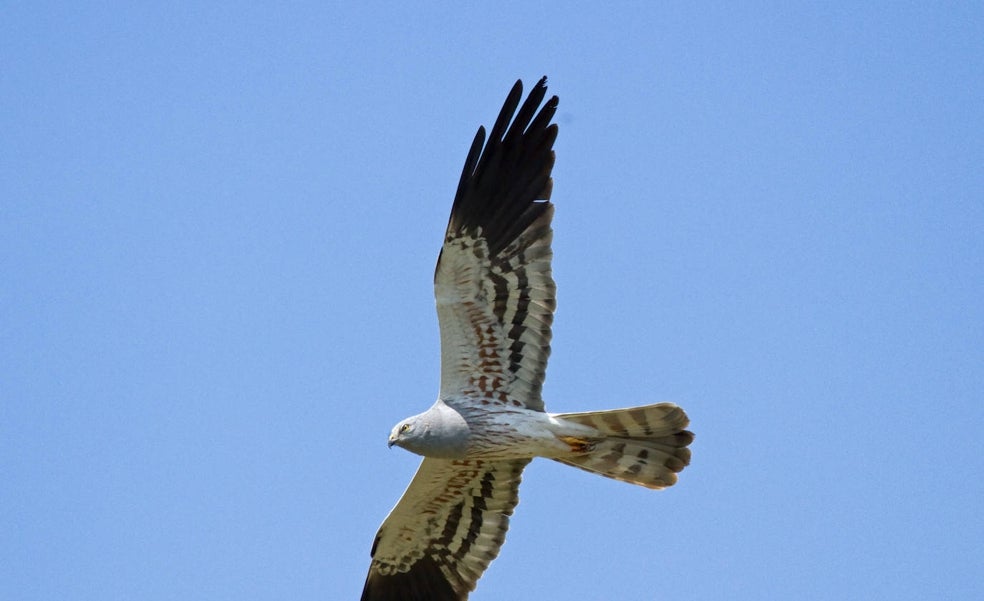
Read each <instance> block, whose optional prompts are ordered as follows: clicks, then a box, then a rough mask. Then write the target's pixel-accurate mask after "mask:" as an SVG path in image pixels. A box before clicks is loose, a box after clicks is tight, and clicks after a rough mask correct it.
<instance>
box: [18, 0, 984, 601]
mask: <svg viewBox="0 0 984 601" xmlns="http://www.w3.org/2000/svg"><path fill="white" fill-rule="evenodd" d="M325 4H327V3H305V4H270V5H262V6H261V5H251V6H249V7H246V6H244V5H242V4H239V3H210V4H209V5H208V6H207V7H202V6H196V5H184V6H179V5H175V6H171V7H168V8H151V7H134V6H132V5H131V4H130V3H112V2H106V3H85V4H82V3H64V4H48V3H26V2H24V3H22V2H8V3H5V4H4V7H3V10H2V12H3V17H2V19H0V598H3V599H9V600H11V601H14V600H16V601H30V600H48V599H72V600H99V601H105V600H113V599H120V600H130V599H144V600H173V599H202V600H222V599H229V600H237V601H241V600H254V599H255V600H262V599H271V600H272V599H292V600H302V599H311V600H326V599H340V600H343V599H357V598H358V596H359V594H360V592H361V589H362V584H363V579H364V577H365V572H366V569H367V567H368V561H369V556H368V553H369V546H370V543H371V541H372V537H373V535H374V533H375V531H376V528H377V527H378V525H379V523H380V522H381V521H382V519H383V518H384V516H385V515H386V513H387V512H388V511H389V509H390V507H391V506H392V505H393V503H395V501H396V500H397V498H398V496H399V495H400V493H401V492H402V490H403V488H404V487H405V485H406V483H407V482H408V481H409V479H410V477H411V475H412V473H413V471H414V469H415V467H416V464H417V459H416V458H415V457H413V456H412V455H410V454H408V453H406V452H403V451H401V450H396V449H394V450H388V449H387V448H386V435H387V433H388V431H389V429H390V427H391V426H392V425H393V424H394V423H395V422H396V421H398V420H399V419H401V418H403V417H405V416H407V415H410V414H413V413H417V412H419V411H421V410H423V409H425V408H426V407H428V406H429V405H430V403H431V402H432V401H433V399H434V398H435V395H436V392H437V378H438V368H439V366H438V335H437V324H436V319H435V315H434V307H433V297H432V288H431V276H432V270H433V264H434V260H435V258H436V255H437V251H438V247H439V243H440V240H441V236H442V234H443V230H444V226H445V224H446V219H447V214H448V210H449V207H450V202H451V198H452V195H453V192H454V189H455V186H456V184H457V178H458V174H459V172H460V168H461V163H462V161H463V160H464V156H465V153H466V151H467V149H468V146H469V143H470V141H471V139H472V136H473V135H474V132H475V129H476V128H477V127H478V125H479V124H483V123H484V124H489V123H490V122H491V121H492V120H493V119H494V117H495V115H496V113H497V111H498V110H499V107H500V106H501V103H502V100H503V98H504V97H505V94H506V92H507V90H508V89H509V87H510V86H511V85H512V83H513V82H514V81H515V80H516V79H517V78H520V77H521V78H523V79H524V80H525V81H526V82H527V88H528V87H529V85H531V84H532V82H533V81H535V79H536V78H538V77H539V76H541V75H543V74H548V75H549V76H550V91H551V92H552V93H557V94H559V95H560V97H561V104H560V109H559V111H558V114H557V122H558V123H559V124H560V137H559V139H558V141H557V145H556V150H557V167H556V169H555V171H554V177H555V185H554V200H555V202H556V204H557V215H556V219H555V222H554V225H555V231H556V235H555V244H554V250H555V263H554V266H555V277H556V279H557V282H558V286H559V309H558V312H557V318H556V327H555V330H554V333H555V335H554V347H553V348H554V352H553V356H552V359H551V363H550V368H549V370H548V378H547V383H546V387H545V398H546V400H547V407H548V409H550V410H554V411H576V410H587V409H602V408H613V407H619V406H627V405H633V404H642V403H648V402H656V401H665V400H671V401H674V402H677V403H679V404H681V405H683V406H684V407H685V408H686V409H687V411H688V412H689V414H690V416H691V418H692V422H693V423H692V428H693V430H694V431H695V432H696V434H697V439H696V441H695V443H694V444H693V452H694V458H693V463H692V464H691V466H690V467H689V468H688V469H687V470H686V471H685V472H684V473H683V474H682V478H681V481H680V483H679V485H678V486H676V487H674V488H672V489H670V490H667V491H664V492H658V493H657V492H651V491H647V490H644V489H641V488H634V487H631V486H628V485H624V484H621V483H617V482H613V481H609V480H606V479H603V478H598V477H592V476H591V475H589V474H585V473H582V472H580V471H577V470H573V469H570V468H567V467H564V466H561V465H558V464H554V463H552V462H549V461H543V460H540V461H537V462H534V464H533V465H532V466H531V467H530V468H529V469H528V471H527V473H526V478H525V481H524V485H523V487H522V490H521V499H522V500H521V503H520V505H519V507H518V510H517V513H516V515H515V518H514V521H513V527H512V529H511V531H510V534H509V537H508V540H507V542H506V545H505V547H504V549H503V553H502V555H501V557H500V558H499V559H498V560H497V561H496V562H495V563H494V564H493V565H492V567H491V569H490V570H489V571H488V572H487V574H486V576H485V577H484V578H483V579H482V580H481V581H480V583H479V587H478V589H477V591H476V592H475V593H474V594H473V596H472V599H473V601H491V600H493V599H515V600H524V599H528V600H540V599H586V600H600V599H621V600H626V601H643V600H653V599H673V600H674V601H681V600H685V599H722V598H723V599H749V600H761V599H800V600H803V599H920V600H921V599H973V598H981V597H984V552H982V550H981V548H982V543H984V518H982V510H984V505H982V499H984V484H982V480H984V478H982V474H984V443H982V428H984V308H982V307H984V234H982V232H984V108H982V107H984V9H982V6H981V5H980V4H979V3H973V2H967V3H925V4H923V5H920V4H919V3H909V4H905V5H904V6H903V5H901V3H866V4H865V5H864V6H842V5H836V6H835V5H829V4H826V3H795V4H789V3H748V4H743V5H742V6H741V7H738V6H735V5H734V4H732V3H721V4H714V3H710V4H701V5H699V6H696V7H691V6H682V5H679V4H674V5H657V4H655V3H653V4H649V3H633V4H628V3H626V4H618V3H616V4H605V5H598V6H596V7H594V8H575V7H574V6H573V5H562V4H557V3H529V2H513V3H497V4H495V5H492V4H484V5H471V6H460V5H458V4H457V3H443V4H430V5H427V6H417V5H415V4H407V5H398V4H397V3H362V4H360V6H359V7H358V8H352V7H349V8H343V7H337V6H336V7H329V6H326V5H325ZM353 4H354V3H353Z"/></svg>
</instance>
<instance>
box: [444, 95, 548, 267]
mask: <svg viewBox="0 0 984 601" xmlns="http://www.w3.org/2000/svg"><path fill="white" fill-rule="evenodd" d="M546 92H547V78H546V77H544V78H542V79H541V80H540V81H539V82H537V84H536V86H535V87H534V88H533V90H532V91H530V95H529V96H528V97H527V98H526V102H524V103H523V106H522V107H521V108H520V109H519V112H518V113H516V107H517V106H518V105H519V99H520V98H521V97H522V94H523V84H522V82H521V81H517V82H516V84H515V85H514V86H513V88H512V90H511V91H510V92H509V96H508V97H507V98H506V102H505V104H503V106H502V110H501V111H500V112H499V117H498V118H497V119H496V121H495V125H493V126H492V132H491V134H490V135H489V139H488V143H487V144H485V149H484V151H483V150H482V144H483V142H484V141H485V128H484V127H479V128H478V133H477V134H475V140H474V142H472V146H471V150H470V151H469V152H468V158H467V159H465V166H464V169H463V170H462V172H461V179H460V180H459V182H458V192H457V194H455V197H454V204H453V205H452V206H451V217H450V219H449V220H448V229H447V234H446V236H445V239H448V238H451V237H454V236H456V235H461V234H463V233H466V232H469V231H472V230H473V229H474V228H476V227H481V228H482V237H483V238H485V240H486V241H487V242H488V245H489V254H490V255H493V256H495V255H497V254H498V253H499V252H500V251H501V250H502V249H503V247H505V246H506V245H508V244H509V243H510V242H512V241H513V240H515V239H516V237H517V236H518V235H519V234H520V233H521V232H523V231H524V230H525V229H526V228H527V227H529V225H530V224H531V223H532V222H533V221H535V220H536V218H537V217H539V216H540V215H542V214H543V212H544V211H545V210H547V207H548V206H549V203H546V202H534V201H537V200H549V199H550V189H551V183H550V171H551V170H552V169H553V165H554V154H553V143H554V141H555V140H556V139H557V125H556V124H551V123H550V120H551V119H552V118H553V116H554V113H555V112H556V111H557V104H558V102H559V100H558V98H557V97H556V96H553V97H551V98H550V100H548V101H547V103H546V104H544V105H543V108H542V109H541V110H540V113H539V114H538V115H536V118H535V119H534V118H533V116H534V114H535V113H536V109H537V107H538V106H539V105H540V102H542V101H543V97H544V96H545V95H546ZM513 113H516V117H515V119H513V122H512V125H511V126H509V120H510V119H511V118H512V116H513ZM507 126H509V129H508V131H507V130H506V127H507Z"/></svg>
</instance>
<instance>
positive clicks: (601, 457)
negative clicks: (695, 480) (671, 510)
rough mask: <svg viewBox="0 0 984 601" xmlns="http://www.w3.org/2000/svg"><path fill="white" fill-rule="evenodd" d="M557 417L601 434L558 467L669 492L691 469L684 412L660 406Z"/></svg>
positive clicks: (667, 405) (688, 432)
mask: <svg viewBox="0 0 984 601" xmlns="http://www.w3.org/2000/svg"><path fill="white" fill-rule="evenodd" d="M555 417H557V418H560V419H563V420H566V421H570V422H574V423H576V424H579V425H582V426H588V427H590V428H594V429H595V430H597V431H598V433H599V436H598V437H597V438H594V437H592V438H591V439H590V441H589V442H590V445H588V447H587V448H588V449H589V450H587V451H586V452H584V453H582V454H577V455H572V456H568V457H559V458H556V461H559V462H561V463H565V464H567V465H572V466H574V467H577V468H581V469H583V470H586V471H589V472H592V473H595V474H600V475H602V476H606V477H608V478H614V479H615V480H621V481H623V482H629V483H632V484H638V485H640V486H645V487H646V488H656V489H658V488H666V487H667V486H672V485H673V484H675V483H676V481H677V473H678V472H680V471H681V470H683V468H685V467H686V466H687V465H688V464H689V463H690V449H688V448H687V445H689V444H690V443H691V442H693V440H694V435H693V433H692V432H690V431H688V430H686V429H685V428H686V427H687V425H688V424H689V423H690V420H689V419H688V418H687V414H686V413H684V411H683V409H681V408H679V407H677V406H676V405H673V404H672V403H660V404H657V405H647V406H645V407H632V408H630V409H614V410H610V411H591V412H586V413H560V414H557V415H556V416H555Z"/></svg>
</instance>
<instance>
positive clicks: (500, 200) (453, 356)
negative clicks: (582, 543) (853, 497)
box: [362, 77, 694, 601]
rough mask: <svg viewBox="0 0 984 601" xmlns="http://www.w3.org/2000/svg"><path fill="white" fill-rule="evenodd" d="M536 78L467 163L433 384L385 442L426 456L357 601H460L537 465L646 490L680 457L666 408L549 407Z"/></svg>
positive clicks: (383, 532) (440, 275)
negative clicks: (528, 471) (540, 461)
mask: <svg viewBox="0 0 984 601" xmlns="http://www.w3.org/2000/svg"><path fill="white" fill-rule="evenodd" d="M546 83H547V79H546V77H544V78H543V79H541V80H540V81H539V82H538V83H537V84H536V86H534V88H533V90H532V91H531V92H530V94H529V96H528V97H527V98H526V100H525V101H524V102H523V103H522V106H520V101H521V100H522V95H523V85H522V82H521V81H517V82H516V84H515V85H514V86H513V88H512V90H511V91H510V92H509V95H508V96H507V97H506V102H505V104H504V105H503V106H502V110H501V111H500V113H499V116H498V118H497V119H496V120H495V124H494V125H493V126H492V130H491V131H490V132H489V135H488V140H487V141H486V136H485V128H484V127H479V128H478V133H477V134H476V135H475V139H474V141H473V142H472V145H471V149H470V150H469V151H468V157H467V158H466V159H465V167H464V170H463V171H462V173H461V180H460V181H459V183H458V191H457V193H456V194H455V197H454V203H453V204H452V206H451V218H450V219H449V220H448V229H447V232H446V233H445V235H444V244H443V246H442V247H441V252H440V255H439V257H438V260H437V268H436V270H435V273H434V294H435V297H436V299H437V316H438V321H439V323H440V330H441V389H440V392H439V394H438V398H437V402H436V403H434V405H433V406H432V407H431V408H430V409H428V410H427V411H425V412H423V413H421V414H419V415H415V416H413V417H409V418H407V419H405V420H403V421H401V422H400V423H398V424H397V425H396V426H395V427H394V428H393V430H392V432H391V433H390V435H389V445H390V446H393V445H396V446H398V447H402V448H404V449H406V450H408V451H411V452H413V453H416V454H418V455H422V456H423V457H424V459H423V461H422V462H421V464H420V467H419V469H418V470H417V473H416V475H415V476H414V477H413V480H411V482H410V485H409V486H408V487H407V489H406V491H405V492H404V493H403V496H402V497H401V498H400V500H399V502H398V503H397V504H396V507H394V508H393V510H392V511H391V512H390V514H389V516H387V517H386V520H385V521H384V522H383V524H382V526H380V528H379V532H378V533H377V534H376V538H375V540H374V541H373V544H372V550H371V552H370V553H371V556H372V562H371V564H370V567H369V575H368V576H367V577H366V583H365V587H364V589H363V591H362V601H463V600H465V599H467V598H468V594H469V593H470V592H471V591H473V590H474V589H475V584H476V582H477V581H478V579H479V578H480V577H481V575H482V573H483V572H484V571H485V569H486V568H488V566H489V563H491V562H492V560H493V559H495V557H496V556H497V555H498V554H499V548H500V547H501V546H502V543H503V541H504V540H505V535H506V529H507V528H508V526H509V516H510V515H512V512H513V509H514V508H515V507H516V504H517V503H518V502H519V496H518V490H519V481H520V475H521V474H522V471H523V468H525V467H526V465H527V464H528V463H529V462H530V461H531V460H532V459H533V458H534V457H546V458H549V459H553V460H555V461H559V462H561V463H566V464H567V465H572V466H574V467H578V468H581V469H583V470H587V471H589V472H594V473H596V474H600V475H602V476H607V477H609V478H614V479H616V480H622V481H623V482H629V483H632V484H638V485H640V486H645V487H647V488H654V489H659V488H665V487H667V486H671V485H672V484H674V483H675V482H676V480H677V476H676V474H677V472H679V471H681V470H682V469H683V468H684V467H685V466H686V465H687V464H688V463H689V462H690V450H689V449H688V448H687V445H689V444H690V443H691V441H693V438H694V437H693V434H692V433H691V432H689V431H687V430H686V427H687V425H688V423H689V420H688V419H687V415H686V414H685V413H684V411H683V410H682V409H681V408H680V407H677V406H676V405H673V404H670V403H660V404H656V405H647V406H644V407H633V408H629V409H614V410H608V411H592V412H586V413H547V412H545V410H544V406H543V400H542V399H541V398H540V392H541V388H542V387H543V380H544V373H545V370H546V367H547V357H548V356H549V354H550V336H551V334H550V326H551V324H552V322H553V312H554V307H555V305H556V301H555V292H556V287H555V285H554V281H553V276H552V275H551V270H550V261H551V258H552V256H553V254H552V251H551V248H550V242H551V238H552V236H553V232H552V230H551V228H550V221H551V218H552V217H553V210H554V206H553V204H552V203H551V202H550V192H551V188H552V180H551V178H550V172H551V170H552V169H553V165H554V152H553V144H554V140H556V138H557V125H556V124H553V123H551V120H552V119H553V116H554V113H555V112H556V110H557V102H558V100H557V97H556V96H553V97H551V98H550V99H549V100H547V101H546V103H545V104H543V106H542V107H541V106H540V105H541V103H542V102H543V99H544V97H545V96H546V92H547V86H546ZM517 108H518V109H519V110H518V112H517Z"/></svg>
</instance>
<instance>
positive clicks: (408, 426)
mask: <svg viewBox="0 0 984 601" xmlns="http://www.w3.org/2000/svg"><path fill="white" fill-rule="evenodd" d="M409 429H410V424H403V425H402V426H400V434H403V433H404V432H406V431H407V430H409Z"/></svg>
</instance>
